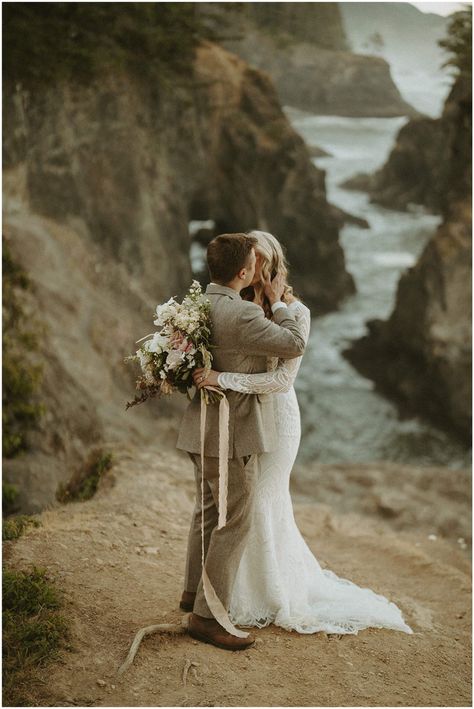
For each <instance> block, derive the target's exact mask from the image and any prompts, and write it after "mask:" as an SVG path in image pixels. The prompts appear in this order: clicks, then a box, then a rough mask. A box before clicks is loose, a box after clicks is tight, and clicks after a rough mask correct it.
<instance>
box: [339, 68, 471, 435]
mask: <svg viewBox="0 0 474 709" xmlns="http://www.w3.org/2000/svg"><path fill="white" fill-rule="evenodd" d="M471 104H472V89H471V81H470V79H469V77H468V76H466V75H464V74H460V75H459V76H458V78H457V80H456V81H455V83H454V85H453V88H452V90H451V92H450V94H449V97H448V99H447V100H446V105H445V107H444V111H443V115H442V117H441V118H439V119H436V120H429V121H425V120H423V121H418V120H415V121H410V122H409V123H408V124H407V125H406V126H404V128H402V130H401V131H400V133H399V136H398V138H397V143H396V145H395V147H394V149H393V151H392V153H391V155H390V157H389V159H388V161H387V163H386V165H384V166H383V167H382V168H381V170H379V171H378V172H377V173H376V174H375V175H374V176H373V177H371V178H369V191H370V195H371V200H372V201H376V202H380V203H382V204H385V205H386V206H389V207H390V206H395V207H397V208H399V209H401V208H406V207H407V206H408V204H409V203H410V202H414V203H417V204H423V205H425V206H426V207H428V208H430V209H431V210H432V211H436V212H440V213H441V214H442V216H443V222H442V224H441V225H440V226H439V228H438V229H437V231H436V233H435V234H434V236H433V237H432V238H431V239H430V241H429V242H428V243H427V245H426V246H425V248H424V250H423V252H422V254H421V255H420V258H419V260H418V262H417V263H416V264H415V266H414V267H413V268H410V269H408V271H407V272H406V273H405V274H404V275H403V276H402V277H401V279H400V281H399V284H398V289H397V295H396V303H395V308H394V311H393V313H392V314H391V316H390V318H389V319H388V321H386V322H384V321H381V320H379V319H376V320H371V321H369V322H368V323H367V327H368V334H367V335H365V336H364V337H362V338H361V339H360V340H358V341H356V342H355V343H353V344H352V346H351V347H349V348H348V349H347V350H346V351H345V355H346V357H347V358H348V359H349V360H350V361H351V362H352V363H353V364H354V366H356V367H357V368H358V369H359V370H360V371H361V372H362V373H363V374H365V375H366V376H369V377H371V378H372V379H374V380H375V382H376V383H377V384H378V386H379V387H380V388H381V389H382V390H383V391H385V393H387V394H389V395H391V396H393V397H394V398H395V399H397V400H398V401H399V402H400V403H401V404H403V405H405V406H407V407H408V408H409V409H410V410H412V411H418V412H420V413H422V414H424V415H427V416H429V417H431V418H432V419H433V420H435V421H436V422H437V423H438V424H440V425H442V426H444V427H449V428H451V429H453V430H455V431H457V432H458V433H459V434H460V435H461V436H462V437H463V439H464V440H466V441H469V440H470V438H471V420H472V413H471V407H472V386H471V381H472V380H471V362H472V340H471V338H472V334H471V332H472V330H471V317H472V316H471V287H472V269H471V262H472V239H471V232H472V205H471V184H472V182H471V179H472V178H471V160H470V156H471V140H472V137H471V125H472V117H471ZM354 184H357V185H358V188H359V189H362V188H363V179H360V178H359V179H358V180H354Z"/></svg>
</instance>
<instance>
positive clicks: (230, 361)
mask: <svg viewBox="0 0 474 709" xmlns="http://www.w3.org/2000/svg"><path fill="white" fill-rule="evenodd" d="M206 297H207V298H208V299H209V301H210V303H211V323H212V325H211V344H212V346H213V347H212V349H211V352H212V355H213V362H212V366H213V368H214V369H216V370H218V371H220V372H243V373H246V374H253V373H255V372H265V371H266V370H267V360H266V358H267V356H268V357H272V356H273V357H284V358H285V359H292V358H293V357H299V356H300V355H302V354H303V351H304V348H305V340H304V337H303V333H302V331H301V327H300V325H299V324H298V323H297V322H296V320H295V318H294V316H293V314H292V313H291V312H290V311H289V310H288V309H287V308H278V309H277V310H276V312H275V313H274V316H273V322H272V321H271V320H269V319H268V318H266V317H265V314H264V312H263V309H262V308H261V307H260V306H258V305H256V304H255V303H252V302H249V301H247V300H243V299H242V298H241V297H240V295H239V293H237V291H235V290H233V289H232V288H228V287H227V286H221V285H217V284H214V283H211V284H210V285H208V286H207V289H206ZM226 396H227V399H228V401H229V408H230V414H229V457H231V458H236V457H242V456H247V455H251V454H252V453H263V452H268V451H271V450H274V449H275V448H276V447H277V434H276V429H275V414H274V405H273V399H272V395H271V394H242V393H240V392H236V391H227V393H226ZM200 402H201V395H200V392H199V391H198V392H196V394H195V396H194V398H193V400H192V401H191V402H190V404H189V405H188V408H187V410H186V411H185V413H184V416H183V419H182V422H181V428H180V431H179V435H178V442H177V448H179V449H181V450H185V451H189V452H190V453H200V450H201V448H200V406H201V403H200ZM204 454H205V455H206V456H209V457H218V455H219V404H218V403H216V404H209V405H208V407H207V419H206V436H205V446H204Z"/></svg>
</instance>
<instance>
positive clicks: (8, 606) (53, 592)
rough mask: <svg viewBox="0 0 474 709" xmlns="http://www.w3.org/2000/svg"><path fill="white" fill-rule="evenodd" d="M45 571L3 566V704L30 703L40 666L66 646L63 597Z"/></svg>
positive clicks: (66, 628)
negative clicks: (16, 569)
mask: <svg viewBox="0 0 474 709" xmlns="http://www.w3.org/2000/svg"><path fill="white" fill-rule="evenodd" d="M46 573H47V572H46V570H45V569H40V568H37V567H36V566H34V567H33V569H32V570H31V571H14V570H11V569H8V568H6V567H4V568H3V608H2V618H3V628H2V637H3V705H4V706H5V705H7V706H29V705H31V704H32V703H33V702H32V700H31V691H32V689H34V685H35V679H36V678H37V672H38V670H39V668H41V667H43V666H44V665H46V664H47V663H49V662H51V661H52V660H53V659H55V658H56V657H57V656H58V654H59V651H60V649H61V648H62V647H67V645H66V644H65V642H64V641H65V640H66V639H68V638H69V636H70V631H69V626H68V623H67V621H66V619H65V618H64V616H62V615H61V614H60V613H59V611H60V609H61V608H62V606H63V599H62V597H61V596H60V593H59V591H58V590H57V589H56V588H55V587H54V586H53V585H52V584H51V583H50V582H49V581H48V580H47V578H46Z"/></svg>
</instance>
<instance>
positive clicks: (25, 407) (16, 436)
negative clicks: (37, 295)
mask: <svg viewBox="0 0 474 709" xmlns="http://www.w3.org/2000/svg"><path fill="white" fill-rule="evenodd" d="M2 247H3V250H2V269H3V279H2V295H3V304H2V315H3V323H2V328H3V332H2V335H3V341H2V355H3V359H2V376H3V390H2V406H3V408H2V426H3V428H2V443H3V457H4V458H13V457H15V456H17V455H18V454H19V453H20V452H21V451H22V450H26V449H28V443H27V433H28V431H29V430H30V429H31V428H34V427H35V426H36V424H37V422H38V421H39V419H40V417H41V416H42V414H43V413H44V411H45V408H44V405H43V404H41V403H40V402H38V401H37V400H36V392H37V390H38V387H39V383H40V381H41V375H42V369H43V367H42V365H41V364H33V363H32V362H31V358H32V355H34V353H35V350H36V349H37V346H38V340H37V335H36V334H35V333H33V332H32V331H31V330H28V329H27V328H26V327H25V322H27V321H28V318H27V316H26V314H25V312H24V309H23V307H22V302H21V293H22V291H26V290H28V289H29V288H31V283H30V280H29V278H28V276H27V274H26V273H25V271H24V270H23V269H22V267H21V266H20V265H19V264H17V263H16V262H15V260H14V259H13V256H12V254H11V251H10V247H9V244H8V241H7V240H6V239H5V237H3V240H2Z"/></svg>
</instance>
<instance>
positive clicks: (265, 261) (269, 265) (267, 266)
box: [240, 230, 294, 318]
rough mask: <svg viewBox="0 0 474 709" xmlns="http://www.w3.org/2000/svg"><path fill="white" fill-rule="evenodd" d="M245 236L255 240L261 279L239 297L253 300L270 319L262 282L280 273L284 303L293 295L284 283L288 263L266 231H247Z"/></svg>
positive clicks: (273, 238) (279, 247)
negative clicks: (260, 262) (259, 258)
mask: <svg viewBox="0 0 474 709" xmlns="http://www.w3.org/2000/svg"><path fill="white" fill-rule="evenodd" d="M247 234H248V236H253V237H254V239H256V240H257V243H256V244H255V251H256V252H257V253H258V254H259V255H260V257H261V259H262V268H261V278H260V281H259V282H258V283H255V284H254V285H252V286H248V287H247V288H244V290H242V291H241V293H240V295H241V296H242V298H244V299H245V300H253V301H254V302H255V303H258V305H261V307H262V308H263V309H264V311H265V315H266V316H267V317H268V318H271V317H272V309H271V307H270V303H269V301H268V299H267V297H266V296H265V291H264V282H265V280H266V279H267V278H268V276H270V279H272V278H274V277H275V274H276V273H278V272H281V273H283V275H284V277H285V286H284V290H283V295H282V300H283V301H285V300H286V297H287V296H288V295H289V294H291V295H294V294H293V288H292V287H291V286H290V285H288V283H287V282H286V281H287V278H288V262H287V260H286V257H285V254H284V252H283V248H282V246H281V244H280V242H279V241H278V239H277V238H275V237H274V236H273V234H270V233H269V232H268V231H258V230H253V231H249V232H247Z"/></svg>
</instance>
